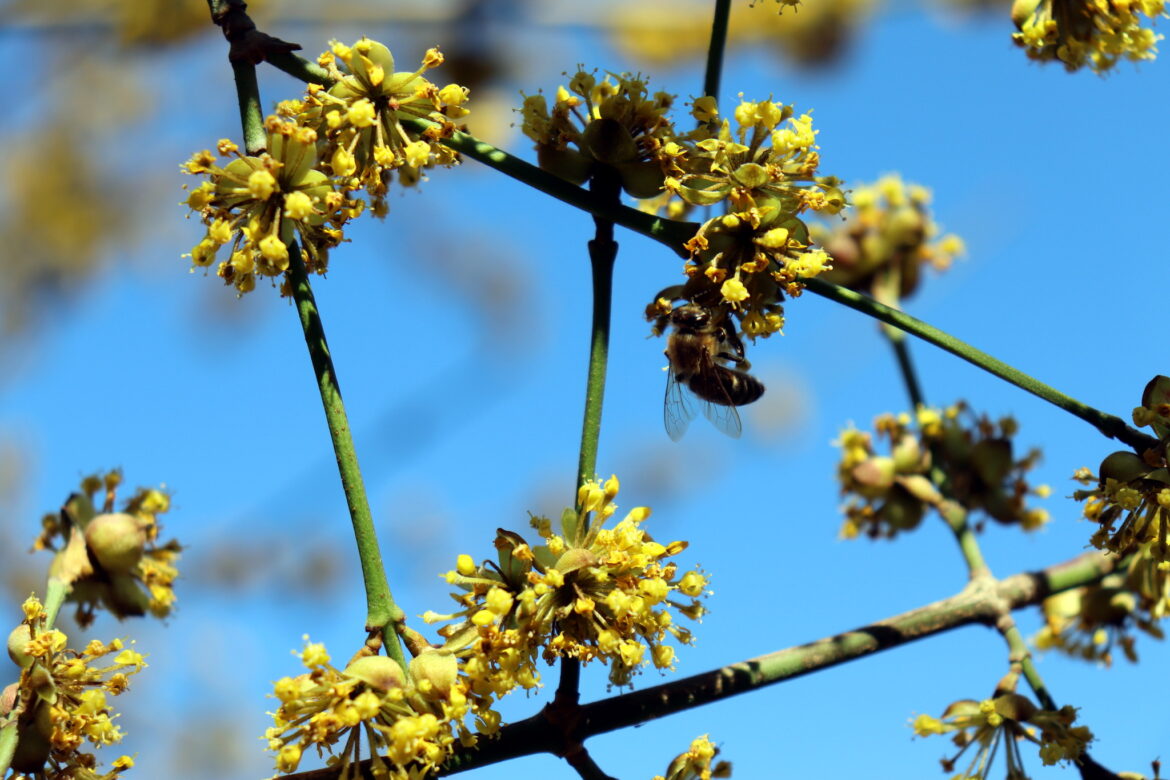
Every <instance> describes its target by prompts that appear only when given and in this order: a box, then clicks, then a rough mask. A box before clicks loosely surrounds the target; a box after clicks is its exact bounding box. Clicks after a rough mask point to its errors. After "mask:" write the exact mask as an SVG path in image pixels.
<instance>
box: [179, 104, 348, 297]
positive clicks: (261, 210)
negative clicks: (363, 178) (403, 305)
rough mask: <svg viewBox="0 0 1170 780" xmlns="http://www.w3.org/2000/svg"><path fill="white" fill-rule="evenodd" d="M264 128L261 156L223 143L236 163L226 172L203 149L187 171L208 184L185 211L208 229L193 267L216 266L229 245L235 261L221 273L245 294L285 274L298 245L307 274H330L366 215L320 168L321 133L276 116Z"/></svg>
mask: <svg viewBox="0 0 1170 780" xmlns="http://www.w3.org/2000/svg"><path fill="white" fill-rule="evenodd" d="M265 128H266V130H267V132H268V151H267V152H265V153H263V154H261V155H260V156H258V157H250V156H244V155H242V154H240V151H239V148H238V147H237V146H236V145H235V144H234V143H232V142H231V141H229V140H228V139H226V138H225V139H223V140H221V141H220V142H219V145H218V147H217V149H218V151H219V154H220V155H221V156H223V157H234V158H235V159H233V160H232V161H231V162H229V163H227V164H226V165H223V166H220V165H219V164H218V163H217V162H216V157H215V155H213V154H212V153H211V152H210V151H206V150H205V151H202V152H199V153H197V154H195V155H193V156H192V157H191V159H190V160H188V161H187V163H186V165H185V166H184V167H183V170H184V171H185V172H186V173H190V174H194V175H200V174H206V175H207V176H208V177H209V178H208V180H207V181H205V182H203V183H202V184H200V185H199V186H198V187H196V188H195V189H194V190H192V191H191V195H190V196H189V197H188V198H187V206H188V207H190V208H191V210H192V211H195V212H197V213H198V214H199V216H200V219H201V220H202V221H203V223H204V224H205V225H207V233H206V235H205V236H204V238H203V240H202V241H200V242H199V243H198V244H196V245H195V248H194V249H192V250H191V255H190V257H191V261H192V263H193V264H194V265H195V266H198V267H207V266H210V265H211V264H212V263H214V262H215V259H216V255H217V254H218V253H219V249H220V247H222V246H225V245H228V246H229V250H228V252H229V257H228V259H227V260H224V261H221V262H220V263H219V266H218V268H217V271H216V273H217V274H218V275H219V277H220V278H221V279H223V281H224V283H225V284H230V285H232V286H234V287H235V288H236V290H237V291H238V292H239V293H240V294H243V293H246V292H251V291H252V290H253V289H255V287H256V277H257V276H265V277H269V278H273V277H278V276H281V275H283V274H284V272H285V271H287V270H288V264H289V249H288V244H289V243H291V242H292V241H294V240H299V241H300V244H301V246H302V247H303V249H304V255H305V267H306V268H307V269H308V271H309V272H311V273H318V274H324V273H325V271H326V270H328V266H329V249H331V248H332V247H335V246H337V245H338V244H340V243H341V241H342V231H341V228H342V226H343V225H344V224H345V223H346V222H347V221H348V220H349V219H350V218H352V217H355V216H357V215H358V214H360V213H361V204H360V203H359V202H356V201H353V200H350V199H349V198H348V197H347V196H346V194H345V193H344V192H343V191H342V190H341V189H340V188H339V187H338V185H337V182H336V181H334V180H333V179H331V178H330V177H329V176H328V175H326V174H325V173H323V172H321V171H320V170H318V169H317V133H316V131H315V130H312V129H310V128H307V127H299V126H297V125H296V124H293V123H292V122H285V121H282V120H281V119H279V118H278V117H275V116H270V117H268V119H267V121H266V122H265ZM285 292H286V294H287V292H288V291H285Z"/></svg>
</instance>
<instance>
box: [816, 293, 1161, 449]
mask: <svg viewBox="0 0 1170 780" xmlns="http://www.w3.org/2000/svg"><path fill="white" fill-rule="evenodd" d="M804 284H805V285H806V286H807V288H808V290H809V291H810V292H813V293H816V294H817V295H820V296H823V297H825V298H828V299H829V300H831V301H836V302H837V303H842V304H844V305H846V306H848V307H849V308H851V309H855V310H857V311H859V312H861V313H863V314H867V315H869V316H870V317H873V318H875V319H877V320H880V321H881V322H884V323H886V324H888V325H893V326H894V327H896V328H899V329H900V330H904V331H906V332H907V333H909V334H910V335H912V336H917V337H918V338H920V339H922V340H923V341H926V342H929V343H931V344H934V345H935V346H936V347H940V348H941V349H944V350H946V351H947V352H950V353H951V354H952V355H955V356H957V357H960V358H962V359H963V360H966V361H967V362H968V363H971V364H972V365H976V366H979V367H980V368H982V369H983V370H984V371H987V372H989V373H991V374H994V375H995V376H997V377H999V378H1000V379H1003V380H1005V381H1007V382H1010V383H1011V384H1013V385H1015V386H1016V387H1018V388H1020V389H1021V390H1025V391H1027V392H1029V393H1031V394H1032V395H1034V396H1036V397H1038V398H1042V399H1044V400H1045V401H1048V402H1049V403H1051V404H1053V405H1055V406H1057V407H1059V408H1061V409H1063V410H1065V411H1066V412H1068V413H1070V414H1072V415H1074V416H1076V417H1079V418H1080V419H1082V420H1084V421H1085V422H1087V423H1089V424H1090V425H1092V426H1093V427H1094V428H1096V429H1097V430H1098V431H1100V432H1101V433H1102V434H1104V435H1105V436H1107V437H1109V438H1111V439H1117V440H1118V441H1121V442H1124V443H1125V444H1128V445H1129V446H1131V447H1133V448H1134V449H1136V450H1138V451H1143V450H1146V449H1149V448H1150V447H1153V446H1156V445H1157V441H1156V440H1155V439H1154V438H1153V437H1151V436H1147V435H1146V434H1144V433H1142V432H1141V431H1138V430H1135V429H1134V428H1131V427H1129V426H1128V425H1126V424H1125V421H1124V420H1122V419H1121V418H1120V417H1115V416H1113V415H1111V414H1106V413H1104V412H1102V411H1099V410H1097V409H1094V408H1093V407H1091V406H1088V405H1087V404H1084V403H1081V402H1080V401H1078V400H1076V399H1075V398H1071V397H1070V396H1067V395H1065V394H1064V393H1062V392H1060V391H1059V390H1057V389H1056V388H1054V387H1050V386H1049V385H1046V384H1044V383H1043V382H1040V381H1038V380H1036V379H1033V378H1032V377H1030V376H1028V375H1027V374H1025V373H1024V372H1022V371H1020V370H1018V369H1015V368H1012V367H1011V366H1009V365H1008V364H1007V363H1004V362H1003V361H1002V360H998V359H996V358H993V357H992V356H991V355H988V354H987V353H986V352H982V351H980V350H978V349H975V347H972V346H971V345H970V344H967V343H966V342H964V341H960V340H959V339H957V338H955V337H954V336H951V335H950V334H948V333H944V332H943V331H941V330H939V329H938V328H936V327H934V326H932V325H927V324H926V323H925V322H923V321H922V320H919V319H916V318H914V317H911V316H910V315H909V314H906V313H904V312H900V311H898V310H897V309H892V308H890V307H889V306H885V305H883V304H881V303H878V302H877V301H875V300H873V299H872V298H869V297H867V296H865V295H861V294H860V293H856V292H854V291H852V290H849V289H846V288H844V287H840V286H838V285H835V284H831V283H829V282H826V281H824V280H822V279H807V280H805V281H804Z"/></svg>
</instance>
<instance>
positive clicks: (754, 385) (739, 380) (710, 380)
mask: <svg viewBox="0 0 1170 780" xmlns="http://www.w3.org/2000/svg"><path fill="white" fill-rule="evenodd" d="M687 386H688V387H690V388H691V392H693V393H694V394H695V395H697V396H699V397H700V398H702V399H704V400H707V401H710V402H711V403H713V404H722V405H723V406H743V405H744V404H750V403H752V402H753V401H758V400H759V399H760V396H762V395H763V394H764V383H763V382H761V381H760V380H758V379H756V378H755V377H754V376H752V375H751V374H745V373H744V372H742V371H736V370H734V369H731V368H724V367H723V366H712V367H711V369H710V370H708V371H704V372H700V373H697V374H693V375H691V377H690V381H689V382H688V383H687Z"/></svg>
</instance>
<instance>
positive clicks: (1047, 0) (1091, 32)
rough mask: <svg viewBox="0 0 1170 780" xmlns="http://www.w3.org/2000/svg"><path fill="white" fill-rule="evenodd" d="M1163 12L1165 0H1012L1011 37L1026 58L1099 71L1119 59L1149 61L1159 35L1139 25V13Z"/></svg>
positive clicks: (1154, 14) (1150, 16)
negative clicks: (1012, 27) (1014, 30)
mask: <svg viewBox="0 0 1170 780" xmlns="http://www.w3.org/2000/svg"><path fill="white" fill-rule="evenodd" d="M1166 15H1167V14H1166V3H1165V1H1164V0H1016V2H1015V4H1014V5H1013V6H1012V21H1013V22H1015V24H1016V28H1017V29H1018V30H1019V32H1017V33H1013V34H1012V40H1014V41H1015V43H1016V45H1018V46H1022V47H1023V48H1024V50H1025V51H1026V52H1027V55H1028V57H1029V58H1030V59H1033V60H1039V61H1041V62H1052V61H1056V60H1059V61H1060V62H1063V63H1064V67H1065V69H1067V70H1069V71H1074V70H1078V69H1080V68H1082V67H1084V66H1086V65H1088V66H1089V67H1090V68H1092V69H1093V71H1095V72H1096V73H1104V72H1105V71H1107V70H1109V69H1110V68H1112V67H1113V66H1114V65H1116V64H1117V63H1118V61H1119V60H1121V59H1122V58H1124V59H1127V60H1130V61H1132V62H1140V61H1141V60H1152V59H1154V57H1155V56H1156V55H1157V53H1158V46H1157V44H1158V41H1160V40H1161V39H1162V36H1161V35H1158V34H1157V33H1155V32H1154V31H1153V30H1152V29H1151V28H1149V27H1144V26H1142V25H1143V21H1144V20H1143V19H1142V16H1145V17H1146V19H1148V20H1153V19H1155V18H1157V17H1159V16H1166Z"/></svg>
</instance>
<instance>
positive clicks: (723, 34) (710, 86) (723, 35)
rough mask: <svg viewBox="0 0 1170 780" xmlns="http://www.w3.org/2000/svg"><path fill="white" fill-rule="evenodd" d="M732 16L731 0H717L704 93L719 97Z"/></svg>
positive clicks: (704, 80) (712, 23)
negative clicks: (728, 26)
mask: <svg viewBox="0 0 1170 780" xmlns="http://www.w3.org/2000/svg"><path fill="white" fill-rule="evenodd" d="M730 18H731V0H715V18H714V19H713V20H712V21H711V43H710V44H709V45H708V46H707V70H706V72H705V73H704V74H703V94H704V95H707V96H710V97H713V98H715V99H716V100H718V99H719V82H720V80H721V79H722V78H723V53H724V51H725V50H726V48H727V23H728V20H729V19H730Z"/></svg>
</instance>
